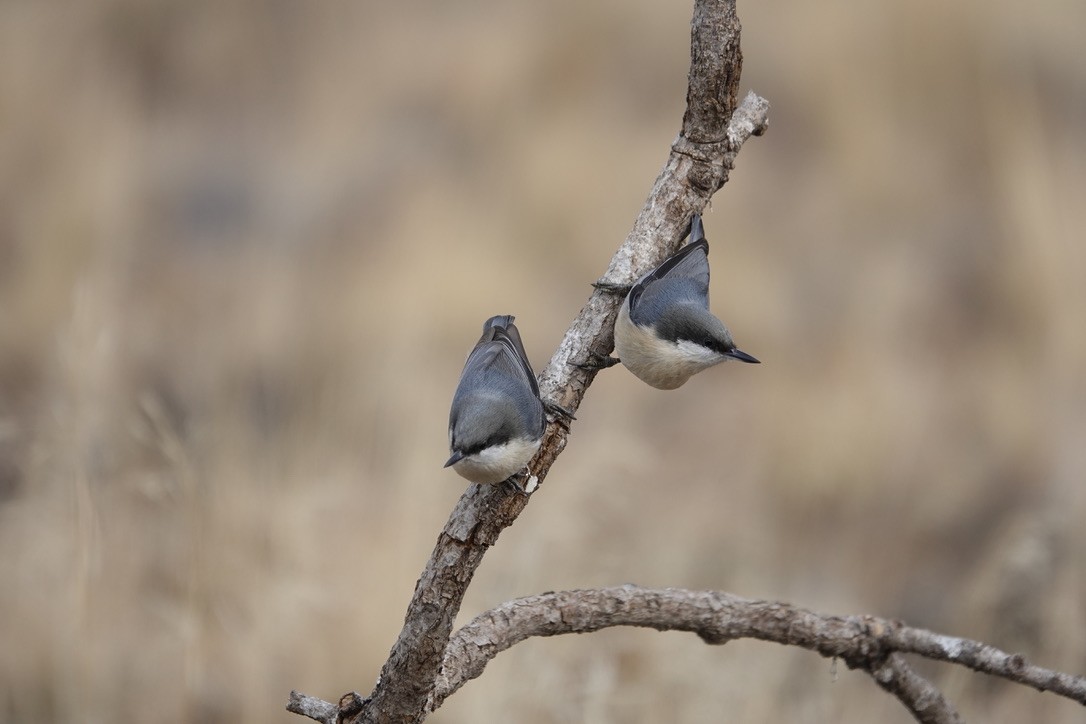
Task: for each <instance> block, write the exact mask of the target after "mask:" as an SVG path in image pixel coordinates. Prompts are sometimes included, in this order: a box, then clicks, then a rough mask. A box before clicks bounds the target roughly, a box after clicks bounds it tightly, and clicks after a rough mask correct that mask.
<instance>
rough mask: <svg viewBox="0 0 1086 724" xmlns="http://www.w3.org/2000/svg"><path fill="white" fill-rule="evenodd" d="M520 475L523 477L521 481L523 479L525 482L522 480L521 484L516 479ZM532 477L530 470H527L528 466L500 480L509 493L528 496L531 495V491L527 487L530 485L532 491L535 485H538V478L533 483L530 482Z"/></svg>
mask: <svg viewBox="0 0 1086 724" xmlns="http://www.w3.org/2000/svg"><path fill="white" fill-rule="evenodd" d="M521 475H522V477H523V481H525V482H523V484H521V483H520V482H518V479H519V478H521ZM532 478H533V475H532V471H531V470H529V469H528V468H525V470H523V471H521V472H517V473H514V474H512V475H509V477H508V478H506V479H505V480H503V481H502V486H503V487H505V488H506V490H508V491H509V492H510V493H513V494H514V495H522V496H525V497H526V498H527V497H529V496H530V495H531V492H530V491H529V490H528V488H529V487H531V488H532V490H533V491H534V490H535V487H538V486H539V481H538V480H536V481H535V484H534V485H532V484H531V481H532Z"/></svg>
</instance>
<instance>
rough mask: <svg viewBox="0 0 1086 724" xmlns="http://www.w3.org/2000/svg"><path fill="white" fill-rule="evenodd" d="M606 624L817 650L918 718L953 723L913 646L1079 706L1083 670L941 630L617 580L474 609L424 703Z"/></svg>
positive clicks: (1083, 698) (1085, 683)
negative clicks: (546, 642)
mask: <svg viewBox="0 0 1086 724" xmlns="http://www.w3.org/2000/svg"><path fill="white" fill-rule="evenodd" d="M612 626H637V627H642V628H653V629H656V630H658V631H688V632H690V633H694V634H697V635H698V637H699V638H701V639H702V640H703V641H705V643H708V644H714V645H722V644H726V643H728V642H729V641H732V640H734V639H739V638H754V639H760V640H762V641H772V642H775V643H779V644H785V645H788V646H799V647H801V648H805V649H810V650H811V651H817V652H818V653H820V654H822V655H823V656H825V657H827V658H834V659H841V660H842V661H844V662H845V664H847V665H848V666H849V668H853V669H862V670H864V671H866V672H868V673H869V674H870V675H871V676H872V677H873V678H874V679H875V681H876V682H878V684H879V685H880V686H882V687H883V688H884V689H886V690H887V691H889V692H891V693H892V694H894V695H895V696H897V697H898V699H900V700H901V701H902V703H904V704H905V705H906V706H907V707H908V708H909V710H910V711H912V712H913V715H914V716H915V717H916V718H917V720H918V721H922V722H929V721H930V722H954V721H959V719H958V716H957V714H956V713H954V710H953V708H952V707H951V706H950V704H949V703H948V702H947V701H946V700H945V699H944V698H943V696H942V694H941V693H940V692H939V691H938V689H936V688H935V687H934V686H933V685H931V683H930V682H928V681H926V680H925V679H923V678H921V677H920V676H918V675H917V674H916V673H915V672H913V671H912V670H911V669H910V668H909V667H908V665H907V664H906V663H905V661H904V658H903V657H902V654H916V655H919V656H923V657H925V658H928V659H933V660H936V661H945V662H948V663H954V664H958V665H961V666H965V667H967V668H970V669H973V670H974V671H979V672H982V673H985V674H991V675H993V676H999V677H1002V678H1004V679H1008V680H1010V681H1014V682H1016V683H1019V684H1023V685H1025V686H1030V687H1032V688H1034V689H1037V690H1038V691H1051V692H1052V693H1054V694H1057V695H1059V696H1063V697H1066V698H1068V699H1072V700H1074V701H1077V702H1078V703H1080V704H1084V705H1086V678H1084V677H1082V676H1072V675H1070V674H1064V673H1060V672H1057V671H1052V670H1050V669H1045V668H1042V667H1039V666H1036V665H1034V664H1031V663H1029V662H1027V661H1026V660H1025V658H1024V657H1023V656H1022V655H1021V654H1010V653H1007V652H1004V651H1000V650H999V649H997V648H995V647H993V646H989V645H987V644H984V643H981V642H979V641H971V640H969V639H963V638H957V637H954V636H944V635H942V634H938V633H934V632H932V631H926V630H924V629H919V628H913V627H910V626H906V625H904V624H902V623H901V622H899V621H891V620H888V619H882V618H876V617H874V616H830V615H825V614H818V613H814V612H812V611H807V610H805V609H802V608H799V607H796V606H792V605H790V604H787V603H780V602H775V601H758V600H752V599H746V598H741V597H739V596H733V595H731V594H728V593H721V592H719V591H689V590H685V589H677V588H666V589H648V588H641V587H639V586H632V585H627V586H619V587H615V588H601V589H590V590H580V591H559V592H551V593H543V594H540V595H537V596H529V597H527V598H521V599H517V600H515V601H508V602H506V603H503V604H501V605H500V606H498V607H496V608H493V609H491V610H489V611H486V612H485V613H482V614H479V615H478V616H476V617H475V619H473V620H472V621H471V622H469V623H467V624H466V625H464V627H463V628H461V629H460V630H459V631H457V632H456V634H455V635H454V636H453V637H452V640H451V641H450V642H449V646H448V649H447V651H446V653H445V664H444V666H443V668H442V674H441V677H440V678H439V679H438V682H437V686H436V687H435V688H434V692H433V696H432V701H431V703H430V705H429V708H430V709H436V708H437V707H438V706H439V705H440V704H441V702H442V701H444V699H445V698H447V697H448V696H450V695H451V694H452V693H454V692H455V691H456V690H457V689H459V688H460V687H461V686H463V685H464V684H465V683H467V682H468V681H470V680H471V679H474V678H475V677H477V676H479V675H480V674H481V673H482V672H483V669H484V668H485V666H486V664H487V663H488V662H489V661H490V660H491V659H492V658H494V657H495V656H497V655H498V654H499V653H501V652H502V651H504V650H506V649H508V648H509V647H511V646H513V645H515V644H518V643H520V642H521V641H524V640H525V639H528V638H531V637H533V636H558V635H561V634H569V633H590V632H593V631H599V630H600V629H604V628H610V627H612Z"/></svg>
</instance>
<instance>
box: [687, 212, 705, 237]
mask: <svg viewBox="0 0 1086 724" xmlns="http://www.w3.org/2000/svg"><path fill="white" fill-rule="evenodd" d="M704 238H705V227H704V226H702V224H701V214H694V216H693V218H691V219H690V243H691V244H696V243H698V242H699V241H701V240H702V239H704Z"/></svg>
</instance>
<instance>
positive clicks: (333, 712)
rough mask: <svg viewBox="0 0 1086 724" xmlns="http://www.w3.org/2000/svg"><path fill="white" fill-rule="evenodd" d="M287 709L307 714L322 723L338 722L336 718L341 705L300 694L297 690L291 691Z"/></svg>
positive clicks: (332, 723) (334, 723)
mask: <svg viewBox="0 0 1086 724" xmlns="http://www.w3.org/2000/svg"><path fill="white" fill-rule="evenodd" d="M287 711H289V712H291V713H293V714H301V715H302V716H307V717H309V718H310V719H314V720H316V721H319V722H321V723H322V724H336V718H337V717H338V716H339V707H338V706H336V705H335V704H332V703H331V702H327V701H325V700H324V699H317V698H314V697H312V696H306V695H305V694H299V693H298V692H297V691H292V692H290V701H288V702H287Z"/></svg>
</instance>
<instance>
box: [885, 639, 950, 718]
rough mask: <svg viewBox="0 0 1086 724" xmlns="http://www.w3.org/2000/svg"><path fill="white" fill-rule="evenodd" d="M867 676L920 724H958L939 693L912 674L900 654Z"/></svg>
mask: <svg viewBox="0 0 1086 724" xmlns="http://www.w3.org/2000/svg"><path fill="white" fill-rule="evenodd" d="M869 673H870V674H871V676H872V678H874V679H875V683H877V684H878V685H879V686H881V687H882V688H883V689H885V690H886V691H888V692H890V693H891V694H893V695H894V696H896V697H897V698H898V700H899V701H900V702H901V703H902V704H904V705H905V708H906V709H908V710H909V711H910V712H911V713H912V715H913V718H914V719H916V720H917V721H918V722H921V724H961V722H962V718H961V717H960V716H958V712H956V711H955V710H954V707H953V706H951V705H950V702H949V701H947V700H946V697H945V696H943V692H941V691H939V689H937V688H936V687H935V685H934V684H932V683H931V682H930V681H928V680H927V679H925V678H924V677H923V676H921V675H920V674H918V673H916V672H915V671H913V670H912V667H910V666H909V665H908V664H906V663H905V659H904V658H902V656H901V654H890V655H889V656H887V657H886V660H885V661H883V663H882V664H881V665H880V666H877V667H875V669H874V670H872V671H870V672H869Z"/></svg>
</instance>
